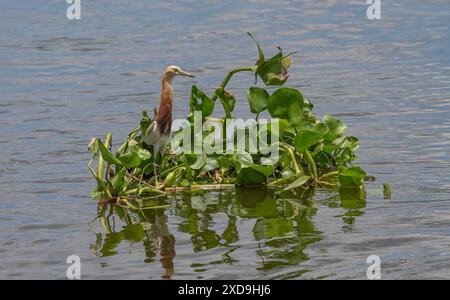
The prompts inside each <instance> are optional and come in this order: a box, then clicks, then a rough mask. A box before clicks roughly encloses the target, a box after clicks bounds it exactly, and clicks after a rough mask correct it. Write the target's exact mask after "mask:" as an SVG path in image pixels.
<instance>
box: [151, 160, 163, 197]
mask: <svg viewBox="0 0 450 300" xmlns="http://www.w3.org/2000/svg"><path fill="white" fill-rule="evenodd" d="M157 167H159V165H158V164H156V163H153V174H154V176H155V188H157V189H158V190H162V189H164V186H165V185H166V184H165V182H163V183H159V181H158V173H157V171H156V170H157Z"/></svg>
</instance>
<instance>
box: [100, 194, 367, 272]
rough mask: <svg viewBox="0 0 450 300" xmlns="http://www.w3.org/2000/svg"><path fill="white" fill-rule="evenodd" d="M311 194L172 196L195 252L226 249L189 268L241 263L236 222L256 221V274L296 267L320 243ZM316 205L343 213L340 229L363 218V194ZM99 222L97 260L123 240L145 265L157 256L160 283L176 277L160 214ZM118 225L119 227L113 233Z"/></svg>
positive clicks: (122, 214)
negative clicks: (136, 248)
mask: <svg viewBox="0 0 450 300" xmlns="http://www.w3.org/2000/svg"><path fill="white" fill-rule="evenodd" d="M314 192H315V191H314V189H304V190H303V192H299V191H297V192H293V191H284V192H282V193H281V194H280V193H279V192H277V191H276V190H271V189H264V188H258V189H256V188H237V189H231V190H229V191H227V190H224V191H220V192H205V191H188V192H184V193H180V194H178V195H176V196H175V199H173V200H174V201H173V202H174V203H175V207H174V213H175V215H177V216H179V217H182V218H183V220H182V221H181V222H180V223H179V224H178V231H180V232H183V233H186V234H188V235H189V236H190V238H191V243H192V249H193V251H194V252H197V253H201V252H204V251H208V250H210V249H213V248H222V249H224V250H225V251H224V253H222V254H221V257H220V258H219V259H216V260H214V261H209V262H206V263H192V264H191V267H192V268H194V269H196V270H197V271H202V270H204V269H205V266H211V265H218V264H230V265H231V264H235V263H236V262H239V261H241V260H242V257H238V256H237V255H235V254H234V253H233V252H234V251H235V250H236V249H238V248H240V247H241V245H240V242H244V243H246V242H247V241H243V240H242V239H241V235H243V232H241V233H240V232H239V224H241V222H240V220H244V219H245V220H252V221H254V222H253V225H252V234H253V239H254V240H255V241H256V242H257V243H258V249H257V250H256V255H257V256H258V257H259V259H260V265H259V267H258V268H257V269H258V270H261V271H267V270H271V269H273V268H277V267H283V266H288V265H291V266H292V265H298V264H300V263H301V262H303V261H305V260H308V259H309V257H308V255H307V254H306V253H305V249H306V248H307V247H308V246H310V245H311V244H314V243H317V242H319V241H321V240H322V238H323V236H322V232H321V231H319V230H317V229H316V227H315V225H314V222H313V218H314V216H315V215H316V213H317V208H316V207H315V206H314V203H315V202H314V200H313V199H312V197H313V194H314ZM320 203H323V204H326V205H328V206H329V207H341V208H343V209H345V210H346V212H345V213H344V214H343V215H342V216H341V217H342V219H343V221H344V223H345V226H344V227H343V230H351V229H352V226H353V224H354V222H355V218H356V217H357V216H359V215H361V214H363V211H362V208H364V207H365V193H364V192H363V191H361V192H360V193H357V192H355V190H350V191H349V190H345V189H340V190H339V194H335V195H333V196H332V197H330V198H328V199H326V200H322V201H320ZM161 204H162V203H159V205H161ZM223 216H226V219H225V220H224V221H217V220H221V219H219V218H221V217H223ZM98 219H99V221H100V224H102V227H103V229H104V231H105V234H104V235H102V234H101V233H97V234H96V244H95V245H94V246H93V252H94V254H95V255H99V256H108V255H114V254H116V251H115V249H116V248H117V247H118V245H119V244H120V243H121V242H122V241H128V242H130V243H137V242H142V243H143V246H144V249H145V255H146V259H145V262H146V263H154V262H155V260H156V259H155V258H157V257H159V260H160V263H161V265H162V267H163V269H164V275H163V277H164V278H170V277H171V276H172V274H173V273H174V272H175V270H174V265H173V259H174V257H175V237H174V235H172V234H171V233H170V232H169V230H168V224H167V216H166V214H165V212H164V210H163V209H146V210H139V209H138V210H133V209H127V208H123V207H120V206H109V207H106V206H99V215H98ZM117 219H119V220H117ZM119 221H120V222H121V223H122V224H121V225H120V229H118V230H117V229H116V227H118V225H117V224H118V223H119ZM221 224H223V225H225V229H223V230H220V231H219V230H217V226H216V225H221ZM241 230H242V229H241ZM244 234H245V233H244ZM307 271H308V270H298V271H296V272H295V273H291V274H288V275H285V276H288V277H286V278H290V277H292V278H294V277H298V276H300V275H301V274H302V273H304V272H307ZM283 278H284V277H283Z"/></svg>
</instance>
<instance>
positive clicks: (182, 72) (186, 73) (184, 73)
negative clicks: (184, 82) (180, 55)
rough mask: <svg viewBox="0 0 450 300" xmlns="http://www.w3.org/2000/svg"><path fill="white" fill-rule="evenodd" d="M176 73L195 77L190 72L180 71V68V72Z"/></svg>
mask: <svg viewBox="0 0 450 300" xmlns="http://www.w3.org/2000/svg"><path fill="white" fill-rule="evenodd" d="M178 75H181V76H186V77H192V78H195V76H194V75H192V74H191V73H188V72H185V71H181V70H180V73H178Z"/></svg>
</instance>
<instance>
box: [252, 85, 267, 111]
mask: <svg viewBox="0 0 450 300" xmlns="http://www.w3.org/2000/svg"><path fill="white" fill-rule="evenodd" d="M269 97H270V95H269V92H267V91H266V90H265V89H263V88H260V87H251V88H249V89H248V90H247V99H248V103H249V105H250V111H251V112H252V113H254V114H259V113H260V112H262V111H264V110H266V108H267V102H268V101H269Z"/></svg>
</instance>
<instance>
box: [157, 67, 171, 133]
mask: <svg viewBox="0 0 450 300" xmlns="http://www.w3.org/2000/svg"><path fill="white" fill-rule="evenodd" d="M173 77H174V74H171V73H168V72H166V73H164V76H163V80H162V90H161V98H160V101H159V110H158V114H157V115H156V121H157V123H158V125H159V128H160V130H162V131H165V132H167V131H169V132H170V128H171V126H172V99H173V85H172V79H173Z"/></svg>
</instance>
